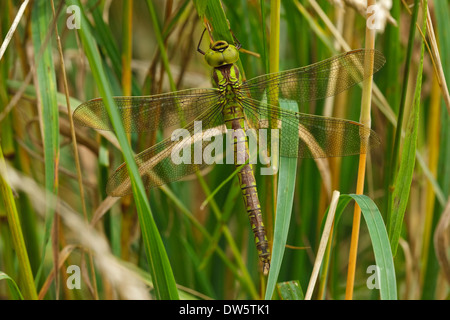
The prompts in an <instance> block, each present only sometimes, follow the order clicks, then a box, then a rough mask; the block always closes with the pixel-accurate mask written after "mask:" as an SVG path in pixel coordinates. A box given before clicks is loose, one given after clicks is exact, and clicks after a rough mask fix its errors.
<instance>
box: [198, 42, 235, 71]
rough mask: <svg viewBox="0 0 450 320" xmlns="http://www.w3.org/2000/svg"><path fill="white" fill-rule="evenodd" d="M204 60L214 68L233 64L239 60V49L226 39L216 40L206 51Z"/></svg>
mask: <svg viewBox="0 0 450 320" xmlns="http://www.w3.org/2000/svg"><path fill="white" fill-rule="evenodd" d="M205 60H206V62H207V63H208V64H209V65H210V66H211V67H214V68H216V67H220V66H224V65H227V64H233V63H235V62H236V61H238V60H239V51H238V49H237V48H236V47H235V46H234V45H232V44H229V43H228V42H226V41H223V40H220V41H216V42H214V43H213V44H212V45H211V47H210V48H209V49H208V51H206V53H205Z"/></svg>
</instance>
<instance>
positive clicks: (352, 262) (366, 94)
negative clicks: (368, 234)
mask: <svg viewBox="0 0 450 320" xmlns="http://www.w3.org/2000/svg"><path fill="white" fill-rule="evenodd" d="M375 2H376V1H375V0H368V1H367V7H369V6H372V5H375ZM370 16H371V15H369V14H368V15H367V19H370ZM374 48H375V29H374V28H367V27H366V49H374ZM369 57H370V55H366V59H365V60H364V72H370V70H372V69H373V60H372V59H370V58H369ZM372 83H373V76H370V77H367V78H366V79H365V80H364V82H363V90H362V101H361V116H360V122H361V123H362V124H363V125H365V126H366V127H370V124H371V119H370V109H371V100H372ZM367 141H368V137H367ZM366 159H367V155H366V154H365V153H363V154H360V156H359V166H358V179H357V182H356V194H363V192H364V177H365V173H366ZM360 222H361V208H360V207H359V206H358V204H355V207H354V212H353V225H352V236H351V242H350V253H349V259H348V271H347V286H346V290H345V299H346V300H351V299H352V298H353V287H354V281H355V269H356V258H357V253H358V239H359V228H360Z"/></svg>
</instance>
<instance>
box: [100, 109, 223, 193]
mask: <svg viewBox="0 0 450 320" xmlns="http://www.w3.org/2000/svg"><path fill="white" fill-rule="evenodd" d="M223 123H224V122H223V115H222V106H221V105H219V104H216V105H213V106H212V107H210V108H209V109H208V110H207V111H205V112H204V113H203V114H202V115H200V116H199V117H198V118H197V119H196V121H192V122H190V123H189V124H188V125H187V126H185V127H184V128H183V129H178V130H177V131H176V132H174V134H172V136H173V137H174V138H173V137H169V138H167V139H165V140H163V141H161V142H160V143H158V144H156V145H154V146H152V147H150V148H148V149H146V150H144V151H143V152H141V153H139V154H137V155H136V156H135V161H136V163H137V165H138V169H139V173H140V175H141V177H142V180H143V182H144V186H145V188H146V189H149V188H153V187H157V186H161V185H164V184H166V183H169V182H173V181H176V180H179V179H181V178H183V177H185V176H187V175H189V174H192V173H194V172H196V171H198V170H202V169H203V168H205V167H206V166H208V165H209V164H212V163H214V159H209V161H208V159H205V156H204V155H208V154H211V152H209V153H208V152H205V148H207V147H208V146H210V144H211V143H212V142H213V141H216V140H215V139H222V138H223V134H224V133H225V132H226V128H225V125H224V124H223ZM172 140H174V141H172ZM196 148H197V149H196ZM199 151H200V152H199ZM198 154H201V158H198ZM216 156H218V157H219V156H221V155H220V154H218V153H216ZM199 160H200V161H199ZM106 191H107V193H108V194H109V195H112V196H116V197H121V196H124V195H126V194H130V193H131V192H132V190H131V184H130V178H129V175H128V170H127V168H126V165H125V163H124V164H122V165H121V166H119V167H118V168H117V170H116V171H115V172H114V174H113V175H112V176H111V177H110V179H109V181H108V184H107V187H106Z"/></svg>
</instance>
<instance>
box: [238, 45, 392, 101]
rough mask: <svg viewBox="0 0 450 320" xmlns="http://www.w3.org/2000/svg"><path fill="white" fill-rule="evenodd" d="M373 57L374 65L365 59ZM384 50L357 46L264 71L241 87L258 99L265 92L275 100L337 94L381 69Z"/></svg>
mask: <svg viewBox="0 0 450 320" xmlns="http://www.w3.org/2000/svg"><path fill="white" fill-rule="evenodd" d="M369 59H370V60H373V69H369V68H366V67H365V62H366V61H369ZM385 62H386V60H385V58H384V56H383V54H382V53H381V52H379V51H377V50H372V49H358V50H353V51H349V52H346V53H343V54H340V55H337V56H335V57H332V58H329V59H326V60H323V61H320V62H317V63H315V64H312V65H309V66H306V67H301V68H296V69H291V70H287V71H282V72H279V73H272V74H266V75H262V76H259V77H256V78H253V79H250V80H248V81H246V82H244V83H243V85H242V87H241V90H242V91H243V92H244V94H245V95H247V96H251V97H252V98H253V99H255V100H258V101H260V100H262V99H263V97H264V96H266V98H267V100H268V101H269V103H271V104H274V102H271V101H274V100H276V99H277V98H282V99H288V100H295V101H298V102H305V101H311V100H317V99H323V98H326V97H330V96H334V95H336V94H338V93H340V92H342V91H345V90H347V89H348V88H350V87H351V86H353V85H355V84H357V83H359V82H361V81H363V80H364V79H365V78H367V77H369V76H371V75H372V74H373V73H375V72H377V71H378V70H380V69H381V67H382V66H383V65H384V63H385Z"/></svg>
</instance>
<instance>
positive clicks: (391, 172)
mask: <svg viewBox="0 0 450 320" xmlns="http://www.w3.org/2000/svg"><path fill="white" fill-rule="evenodd" d="M418 14H419V0H415V1H414V11H413V15H412V17H411V22H410V27H409V38H408V48H407V55H406V62H405V71H404V74H403V81H402V83H403V86H402V95H401V100H400V107H399V112H398V117H397V125H396V126H397V128H396V130H395V138H394V144H393V146H392V158H391V161H390V166H388V172H387V177H388V179H389V186H388V190H386V194H387V195H388V212H387V214H388V222H387V225H388V230H389V234H392V231H391V230H392V226H391V224H392V219H393V218H392V215H393V214H394V213H393V211H392V210H393V208H392V204H393V200H392V196H393V190H394V189H395V179H396V175H397V162H398V156H399V152H400V138H401V136H402V135H401V133H402V124H403V113H404V109H405V105H406V89H407V87H408V80H409V73H410V69H411V59H412V50H413V43H414V35H415V31H416V21H417V16H418Z"/></svg>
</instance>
